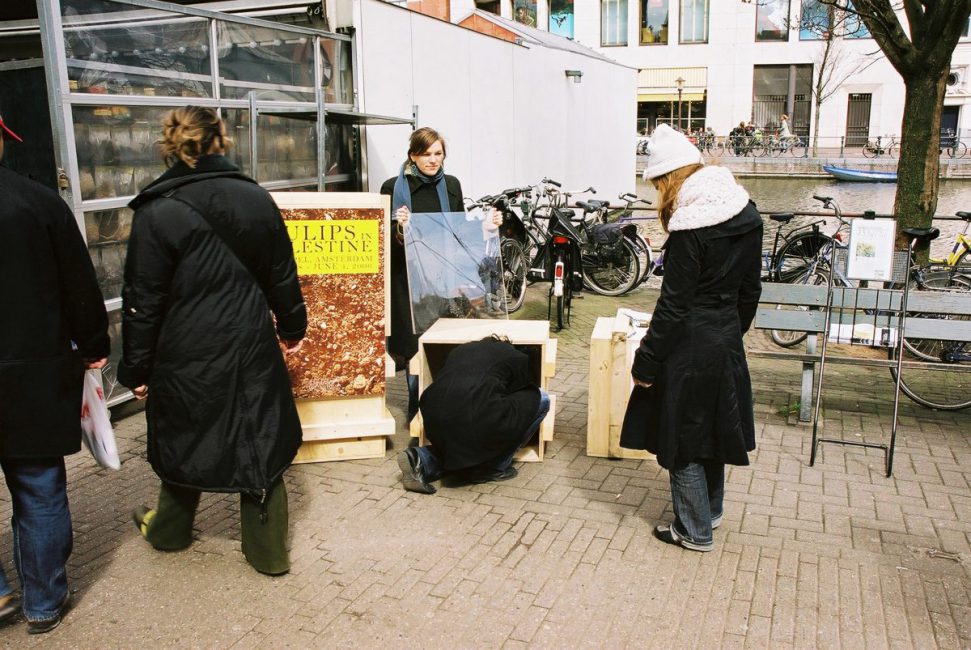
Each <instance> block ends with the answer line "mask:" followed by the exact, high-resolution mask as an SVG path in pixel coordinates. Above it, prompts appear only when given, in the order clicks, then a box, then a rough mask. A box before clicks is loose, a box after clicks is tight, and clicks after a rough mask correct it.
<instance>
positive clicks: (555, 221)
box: [529, 178, 586, 330]
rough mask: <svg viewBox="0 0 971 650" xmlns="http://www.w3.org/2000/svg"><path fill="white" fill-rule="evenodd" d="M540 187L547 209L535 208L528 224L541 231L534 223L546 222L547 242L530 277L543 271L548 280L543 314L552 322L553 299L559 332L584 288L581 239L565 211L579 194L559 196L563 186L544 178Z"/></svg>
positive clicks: (565, 325) (534, 262)
mask: <svg viewBox="0 0 971 650" xmlns="http://www.w3.org/2000/svg"><path fill="white" fill-rule="evenodd" d="M541 184H542V185H543V194H544V195H545V196H546V197H547V205H546V206H538V207H536V208H534V209H533V211H532V212H531V213H530V214H529V221H530V222H531V224H532V226H533V227H535V228H536V230H537V231H540V230H541V229H540V228H539V226H538V224H536V219H546V220H547V226H546V228H545V237H546V239H545V241H544V242H543V244H542V245H541V246H540V247H539V249H538V250H537V253H536V257H535V258H534V260H533V262H532V263H531V268H530V271H529V273H530V274H532V273H536V272H539V271H542V277H547V278H549V279H550V280H551V286H550V293H549V298H548V300H547V312H546V314H547V318H552V311H553V304H554V299H555V304H556V325H557V330H562V329H563V328H564V327H567V326H569V324H570V310H571V307H572V302H573V294H574V293H575V292H578V291H580V290H581V289H582V288H583V271H582V267H581V265H580V261H581V259H582V254H581V251H580V247H581V245H582V240H583V237H582V235H581V234H580V233H579V232H577V230H576V228H574V226H573V223H572V221H571V217H572V210H568V209H567V208H566V201H567V199H568V198H569V196H570V195H571V194H579V193H580V192H562V191H561V190H560V188H561V187H562V184H561V183H559V182H557V181H554V180H552V179H549V178H544V179H543V180H542V181H541ZM585 191H586V190H585ZM544 207H545V208H546V210H545V211H544V213H543V216H539V215H537V211H538V210H540V209H542V208H544ZM537 263H539V264H542V265H543V266H542V268H541V269H540V268H537Z"/></svg>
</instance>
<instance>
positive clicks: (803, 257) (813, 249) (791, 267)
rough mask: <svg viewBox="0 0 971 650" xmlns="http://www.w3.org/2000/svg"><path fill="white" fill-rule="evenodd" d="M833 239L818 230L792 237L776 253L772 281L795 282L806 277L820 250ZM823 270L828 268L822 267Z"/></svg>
mask: <svg viewBox="0 0 971 650" xmlns="http://www.w3.org/2000/svg"><path fill="white" fill-rule="evenodd" d="M831 241H832V239H831V238H830V237H829V236H828V235H824V234H823V233H821V232H819V231H817V230H806V231H804V232H800V233H797V234H796V235H793V236H792V237H790V238H789V239H788V240H787V241H786V243H784V244H783V245H782V246H781V247H780V248H779V251H778V252H777V253H776V257H775V260H773V263H772V269H771V271H770V274H773V275H774V276H775V277H770V279H772V280H774V281H776V282H794V281H795V280H796V278H799V277H801V276H802V275H804V274H805V273H806V272H807V271H808V270H809V268H810V265H811V264H812V263H813V262H815V261H816V256H817V254H818V253H819V250H820V249H821V248H822V247H823V246H826V245H827V244H829V243H830V242H831ZM821 268H826V269H827V270H828V267H826V266H825V265H821Z"/></svg>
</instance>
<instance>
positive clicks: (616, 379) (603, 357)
mask: <svg viewBox="0 0 971 650" xmlns="http://www.w3.org/2000/svg"><path fill="white" fill-rule="evenodd" d="M642 333H643V332H642V331H641V332H640V333H638V332H637V330H634V329H633V328H632V327H631V325H630V320H629V319H628V318H627V317H626V316H616V317H614V316H604V317H600V318H598V319H597V324H596V326H595V327H594V328H593V334H592V335H591V336H590V386H589V389H588V393H587V455H588V456H598V457H601V458H635V459H643V458H650V457H651V454H649V453H648V452H646V451H644V450H641V449H624V448H623V447H621V446H620V429H621V426H622V425H623V423H624V413H625V411H626V410H627V400H628V398H629V397H630V392H631V389H632V388H633V382H632V381H631V376H630V367H631V360H632V356H631V355H632V351H633V349H634V347H635V346H636V343H637V342H638V341H639V340H640V335H641V334H642Z"/></svg>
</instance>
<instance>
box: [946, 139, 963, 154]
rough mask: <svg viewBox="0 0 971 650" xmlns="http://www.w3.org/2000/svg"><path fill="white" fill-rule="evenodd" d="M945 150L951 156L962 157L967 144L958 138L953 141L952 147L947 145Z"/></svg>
mask: <svg viewBox="0 0 971 650" xmlns="http://www.w3.org/2000/svg"><path fill="white" fill-rule="evenodd" d="M947 151H948V155H950V156H951V158H964V155H965V154H966V153H968V145H966V144H964V143H963V142H961V141H960V140H959V141H958V142H956V143H954V146H953V147H948V148H947Z"/></svg>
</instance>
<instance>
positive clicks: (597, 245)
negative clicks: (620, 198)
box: [575, 200, 641, 296]
mask: <svg viewBox="0 0 971 650" xmlns="http://www.w3.org/2000/svg"><path fill="white" fill-rule="evenodd" d="M576 205H577V207H578V208H580V209H582V210H583V216H581V217H580V218H579V220H578V221H576V222H575V223H576V225H578V226H579V231H580V233H581V234H582V235H583V236H584V242H583V245H582V246H581V253H582V257H581V267H582V269H583V284H584V286H585V287H587V288H588V289H590V290H592V291H594V292H596V293H599V294H600V295H602V296H619V295H621V294H624V293H627V292H628V291H630V290H631V289H633V288H634V287H635V286H637V284H638V282H639V281H640V279H641V270H640V261H639V254H638V250H637V249H636V248H635V245H634V243H633V241H634V239H635V238H636V237H638V235H637V226H635V225H634V224H620V223H610V224H607V223H599V219H598V215H599V214H600V213H601V212H602V211H604V210H606V208H608V207H609V204H608V203H607V202H606V201H596V200H590V201H577V202H576ZM587 215H594V216H593V217H592V219H591V220H590V221H589V222H588V219H587Z"/></svg>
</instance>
